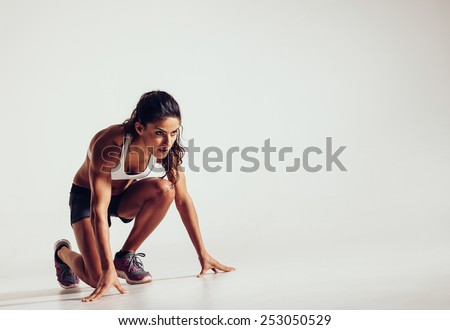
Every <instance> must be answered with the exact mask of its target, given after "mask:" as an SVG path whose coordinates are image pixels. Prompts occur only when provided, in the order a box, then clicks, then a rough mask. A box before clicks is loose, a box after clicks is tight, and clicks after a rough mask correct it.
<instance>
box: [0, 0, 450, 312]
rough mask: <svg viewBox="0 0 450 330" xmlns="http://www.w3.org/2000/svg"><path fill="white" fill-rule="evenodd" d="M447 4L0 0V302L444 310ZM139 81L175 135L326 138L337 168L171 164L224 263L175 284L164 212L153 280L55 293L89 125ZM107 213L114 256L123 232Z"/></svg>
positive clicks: (220, 140)
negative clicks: (124, 291) (93, 295)
mask: <svg viewBox="0 0 450 330" xmlns="http://www.w3.org/2000/svg"><path fill="white" fill-rule="evenodd" d="M449 14H450V7H449V2H448V1H398V0H396V1H365V2H360V1H286V0H284V1H229V0H227V1H214V2H210V1H164V2H163V1H127V2H124V1H81V2H69V1H49V0H46V1H14V2H12V1H10V2H6V1H1V2H0V40H1V45H2V46H1V48H2V51H1V52H0V72H1V74H0V77H1V78H0V84H1V86H0V89H1V91H2V96H1V98H0V108H1V111H2V117H3V129H2V131H1V134H2V136H1V138H2V141H3V143H2V154H3V156H2V160H3V161H2V163H1V173H2V174H3V175H2V185H1V189H0V193H1V199H0V200H1V203H2V204H1V205H2V207H1V208H0V219H1V226H2V230H1V231H0V258H1V260H2V261H1V268H2V272H1V278H2V281H1V282H0V292H1V295H0V301H1V303H0V308H132V309H138V308H166V309H171V308H175V309H176V308H203V309H210V308H212V309H214V308H217V309H220V308H227V309H235V308H236V309H240V308H242V309H251V308H269V309H278V308H285V309H305V308H306V309H308V308H326V309H346V308H347V309H377V308H381V309H390V308H392V309H396V308H398V309H407V308H411V309H413V308H418V309H442V308H443V309H446V308H448V307H449V306H450V305H449V303H448V301H449V299H448V292H449V288H450V285H449V284H448V282H449V278H450V264H449V257H450V242H449V239H448V236H449V235H448V231H449V223H448V220H449V216H450V210H449V204H448V201H449V193H448V184H449V174H448V168H449V165H450V151H449V148H448V141H450V131H449V127H450V126H449V125H450V114H449V105H450V97H449V93H448V91H449V89H450V70H449V69H450V64H449V61H448V59H449V58H450V52H449V51H450V48H449V38H448V35H449V32H450V31H449V26H450V23H449V22H450V20H449V18H450V15H449ZM154 89H161V90H165V91H167V92H169V93H170V94H172V95H173V96H174V97H175V98H176V100H177V101H178V102H179V104H180V106H181V109H182V114H183V125H184V127H185V130H184V138H185V141H186V143H185V144H186V145H187V141H188V140H189V139H195V144H196V146H199V147H201V148H206V147H209V146H217V147H220V148H221V149H222V150H227V149H229V148H230V147H232V146H239V147H240V148H243V147H247V146H256V147H258V148H261V147H262V146H263V143H264V140H266V139H267V138H270V139H271V143H272V145H273V146H276V147H277V148H281V147H285V146H290V147H293V148H294V151H295V153H296V154H295V155H292V156H291V157H290V158H289V157H288V160H289V159H291V160H292V158H293V157H294V156H295V157H299V156H301V152H302V150H303V149H305V148H307V147H310V146H317V147H320V148H322V149H325V139H326V137H327V136H330V137H333V144H334V145H335V146H336V148H337V147H338V146H340V145H345V146H347V149H346V150H345V151H344V152H343V153H342V155H341V157H340V160H341V161H342V162H343V164H344V165H345V166H346V167H347V169H348V171H347V172H341V171H339V170H337V168H335V170H334V171H332V172H326V171H325V170H322V171H320V172H317V173H308V172H306V171H304V170H303V169H300V170H299V171H297V172H295V173H286V171H285V167H286V166H287V165H289V164H290V163H288V161H286V162H276V161H274V162H273V164H276V165H275V166H276V168H277V171H276V172H275V173H271V172H268V171H266V170H264V169H263V168H260V170H259V171H258V172H256V173H242V172H240V171H238V166H239V165H242V164H246V165H249V164H248V163H245V162H243V161H240V160H239V159H237V158H234V161H235V164H236V166H234V165H233V167H234V168H233V171H232V172H226V171H224V170H222V171H220V172H217V173H207V172H205V171H201V172H199V173H195V172H192V171H189V169H188V171H187V182H188V191H189V192H190V194H191V196H192V198H193V200H194V202H195V205H196V208H197V212H198V215H199V220H200V226H201V229H202V233H203V236H204V241H205V245H206V247H207V249H208V251H209V252H210V253H211V255H213V256H214V257H215V258H217V259H218V260H219V261H221V262H223V263H225V264H227V265H231V266H235V267H237V268H238V271H236V272H234V273H230V274H221V275H218V276H217V275H216V276H208V277H206V278H205V279H196V278H194V277H192V276H193V275H195V274H197V273H198V272H199V271H200V267H199V264H198V262H197V259H196V254H195V251H194V249H193V247H192V245H191V243H190V241H189V238H188V235H187V233H186V232H185V230H184V228H183V225H182V222H181V220H180V218H179V216H178V214H177V211H176V209H175V207H174V206H173V207H172V208H171V210H170V211H169V214H168V215H167V218H166V219H165V220H164V221H163V223H162V224H161V226H160V227H158V228H157V230H156V231H155V232H154V233H153V235H152V236H151V237H150V238H149V240H148V241H147V242H145V244H144V245H143V246H142V252H145V253H146V254H147V257H146V258H145V259H144V263H145V265H146V268H148V269H149V270H150V271H151V272H152V274H153V276H154V277H155V282H154V283H152V284H151V286H143V287H140V288H137V287H132V288H129V289H130V290H131V291H132V292H131V293H132V294H130V295H128V296H127V297H123V298H121V299H116V297H115V293H114V292H111V295H113V296H112V297H105V299H103V300H102V301H100V302H98V303H97V304H96V305H90V306H89V307H86V306H87V305H86V304H81V303H80V302H79V298H81V297H83V296H85V295H87V294H88V293H89V292H90V289H89V288H87V287H84V288H81V289H79V290H81V291H72V292H70V293H69V295H67V293H66V295H61V293H60V290H59V289H58V286H57V283H56V281H55V276H54V268H53V260H52V248H53V243H54V241H55V240H57V239H59V238H62V237H64V238H68V239H70V240H71V241H73V242H74V237H73V233H72V230H71V228H70V225H69V207H68V197H69V189H70V185H71V182H72V178H73V176H74V174H75V172H76V170H77V169H78V168H79V166H80V165H81V163H82V161H83V159H84V157H85V153H86V149H87V146H88V142H89V141H90V139H91V137H92V136H93V135H94V134H95V133H96V132H97V131H98V130H100V129H103V128H104V127H106V126H109V125H111V124H116V123H120V122H122V121H123V120H124V119H126V118H128V116H129V115H130V114H131V111H132V110H133V109H134V106H135V105H136V103H137V101H138V99H139V97H140V95H141V94H142V93H144V92H146V91H149V90H154ZM197 157H198V156H197ZM259 157H262V156H261V155H259ZM311 162H312V163H313V164H314V163H315V162H317V163H318V164H324V158H323V155H321V156H316V157H312V158H311ZM196 163H197V164H199V161H198V160H197V161H196ZM115 220H116V221H114V223H113V226H112V229H111V245H112V247H113V250H116V249H118V248H120V246H121V243H122V241H123V240H124V238H125V237H126V235H127V233H128V231H129V229H130V228H131V227H130V226H127V225H123V224H121V223H120V221H118V219H115ZM158 279H168V281H160V282H158V281H157V280H158ZM67 297H72V298H73V299H66V298H67ZM149 297H152V298H151V299H150V298H149ZM136 302H139V303H136Z"/></svg>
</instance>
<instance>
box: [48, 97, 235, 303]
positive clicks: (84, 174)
mask: <svg viewBox="0 0 450 330" xmlns="http://www.w3.org/2000/svg"><path fill="white" fill-rule="evenodd" d="M180 128H181V114H180V110H179V106H178V104H177V102H176V101H175V100H174V99H173V97H172V96H170V95H169V94H167V93H166V92H163V91H153V92H149V93H145V94H144V95H142V97H141V98H140V100H139V102H138V104H137V106H136V109H135V110H134V111H133V113H132V115H131V117H130V118H129V119H127V120H125V121H124V122H123V123H122V124H120V125H112V126H109V127H107V128H105V129H103V130H101V131H100V132H98V133H97V134H95V136H94V137H93V139H92V140H91V143H90V145H89V149H88V153H87V156H86V159H85V161H84V163H83V164H82V166H81V168H80V169H79V170H78V172H77V173H76V175H75V177H74V179H73V183H72V188H71V191H70V200H69V205H70V213H71V214H70V217H71V225H72V228H73V231H74V233H75V238H76V241H77V244H78V247H79V250H80V253H81V254H78V253H76V252H74V251H72V250H71V246H70V243H69V242H68V241H67V240H59V241H57V242H56V243H55V266H56V273H57V278H58V281H59V283H60V285H61V286H62V287H64V288H71V287H76V286H77V285H78V283H79V279H81V280H82V281H84V282H85V283H87V284H88V285H90V286H92V287H93V288H95V290H94V291H93V292H92V294H90V295H89V296H88V297H85V298H84V299H83V301H94V300H97V299H99V298H100V297H101V296H102V295H103V294H105V292H107V291H108V289H109V288H111V287H115V288H116V289H117V290H118V291H119V292H120V293H126V290H125V289H124V288H123V287H122V286H121V284H120V283H119V280H118V276H119V277H121V278H124V279H126V281H127V283H129V284H140V283H146V282H149V281H151V275H150V273H149V272H147V271H145V270H144V267H143V264H142V261H141V260H140V258H139V257H144V256H145V255H144V254H143V253H136V251H137V249H138V248H139V247H140V246H141V244H142V243H143V242H144V240H145V239H146V238H147V237H148V236H149V235H150V234H151V233H152V232H153V230H154V229H155V228H156V227H157V226H158V225H159V223H160V222H161V220H162V219H163V218H164V216H165V214H166V213H167V210H168V209H169V206H170V205H171V204H172V201H173V200H175V204H176V207H177V209H178V212H179V213H180V216H181V219H182V221H183V223H184V225H185V227H186V230H187V232H188V234H189V237H190V239H191V241H192V243H193V245H194V247H195V249H196V251H197V254H198V258H199V261H200V264H201V267H202V270H201V272H200V274H199V275H198V277H202V276H203V275H204V274H205V273H206V272H207V271H208V270H210V269H211V270H213V271H214V272H215V273H217V271H218V270H222V271H225V272H229V271H233V270H234V268H232V267H227V266H224V265H222V264H221V263H219V262H218V261H216V260H215V259H214V258H212V257H211V256H210V255H209V254H208V253H207V252H206V249H205V247H204V245H203V242H202V237H201V234H200V229H199V225H198V220H197V214H196V211H195V207H194V204H193V202H192V200H191V197H190V196H189V194H188V193H187V191H186V178H185V174H184V173H183V172H182V171H181V163H182V157H183V155H184V149H183V147H182V146H181V143H180ZM155 163H160V164H161V165H162V167H163V168H164V170H165V175H164V176H163V178H155V177H152V178H147V176H148V175H149V173H150V172H151V171H152V169H153V166H154V165H155ZM132 173H134V174H132ZM165 178H167V179H165ZM111 216H115V217H119V218H120V219H121V220H122V221H123V222H130V221H132V220H133V219H134V223H133V227H132V229H131V232H130V234H129V236H128V238H127V239H126V241H125V243H124V244H123V246H122V249H121V250H120V251H119V252H117V253H116V254H115V255H114V258H113V255H112V251H111V246H110V241H109V227H110V226H111V218H110V217H111Z"/></svg>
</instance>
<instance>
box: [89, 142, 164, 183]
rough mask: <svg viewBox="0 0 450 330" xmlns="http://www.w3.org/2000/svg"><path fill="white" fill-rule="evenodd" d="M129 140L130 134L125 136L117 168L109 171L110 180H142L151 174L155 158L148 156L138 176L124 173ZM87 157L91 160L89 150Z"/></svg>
mask: <svg viewBox="0 0 450 330" xmlns="http://www.w3.org/2000/svg"><path fill="white" fill-rule="evenodd" d="M130 140H131V135H130V134H127V135H125V138H124V142H123V146H122V150H121V154H120V163H119V164H117V166H116V167H114V168H113V169H112V170H111V180H131V179H142V178H145V177H147V176H148V175H149V174H150V173H151V171H152V170H153V168H154V167H155V164H156V157H155V156H153V155H150V160H149V162H148V165H147V167H146V168H145V170H144V172H142V173H139V174H127V173H125V166H124V165H125V158H126V156H127V152H128V146H129V144H130ZM87 156H88V157H89V159H91V156H92V154H91V151H90V150H89V148H88V150H87Z"/></svg>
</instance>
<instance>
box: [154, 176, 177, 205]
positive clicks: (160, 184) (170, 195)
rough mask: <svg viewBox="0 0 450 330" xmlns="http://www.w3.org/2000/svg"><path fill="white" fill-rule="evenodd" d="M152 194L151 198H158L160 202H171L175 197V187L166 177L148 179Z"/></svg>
mask: <svg viewBox="0 0 450 330" xmlns="http://www.w3.org/2000/svg"><path fill="white" fill-rule="evenodd" d="M148 184H149V185H151V188H152V189H151V190H152V191H153V194H152V196H151V199H158V200H159V201H161V202H166V203H172V201H173V200H174V198H175V188H174V187H173V185H172V183H171V182H170V181H169V180H166V179H157V180H149V181H148Z"/></svg>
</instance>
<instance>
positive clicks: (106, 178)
mask: <svg viewBox="0 0 450 330" xmlns="http://www.w3.org/2000/svg"><path fill="white" fill-rule="evenodd" d="M105 140H107V139H104V138H100V139H99V140H97V142H96V143H95V144H94V146H93V150H92V159H91V161H90V164H89V181H90V185H91V224H92V228H93V231H94V237H95V243H96V246H97V251H98V254H99V256H100V262H101V267H102V275H101V277H100V280H99V281H98V283H97V287H96V288H95V290H94V292H93V293H92V294H91V295H89V296H88V297H86V298H84V299H83V301H94V300H97V299H99V298H100V297H101V296H103V294H105V293H106V292H107V291H108V290H109V288H111V287H112V286H114V287H116V288H117V290H119V292H120V293H126V290H125V289H124V288H123V287H122V286H121V285H120V283H119V279H118V278H117V273H116V269H115V267H114V262H113V256H112V252H111V244H110V237H109V224H108V207H109V203H110V201H111V168H113V167H114V161H108V160H107V157H105V155H104V154H103V153H105V152H107V151H108V150H111V149H110V148H111V146H108V145H106V143H107V142H105Z"/></svg>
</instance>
